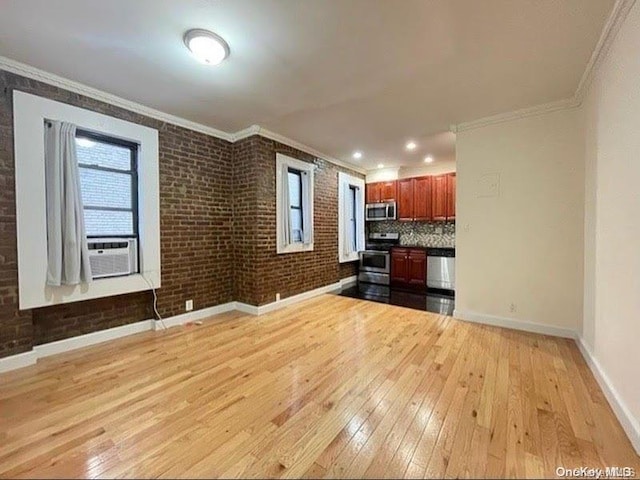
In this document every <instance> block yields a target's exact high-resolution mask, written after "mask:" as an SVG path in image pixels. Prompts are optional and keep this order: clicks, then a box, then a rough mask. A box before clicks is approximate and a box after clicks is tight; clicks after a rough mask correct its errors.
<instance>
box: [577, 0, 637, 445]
mask: <svg viewBox="0 0 640 480" xmlns="http://www.w3.org/2000/svg"><path fill="white" fill-rule="evenodd" d="M639 52H640V4H638V3H636V4H635V6H634V7H633V8H632V10H631V12H630V13H629V16H628V17H627V19H626V20H625V23H624V24H623V26H622V28H621V30H620V32H619V33H618V36H617V38H616V40H615V42H614V44H613V46H612V48H611V50H610V51H609V53H608V55H607V58H606V60H605V62H604V63H603V64H602V65H601V67H600V68H599V70H598V72H597V74H596V77H595V79H594V83H593V84H592V85H591V88H590V90H589V93H588V95H587V98H586V101H585V104H584V107H583V111H582V113H583V114H584V122H585V132H586V136H585V137H586V142H585V153H586V155H585V157H586V172H587V175H586V179H585V189H586V203H585V208H586V212H585V213H586V214H585V290H584V304H585V311H584V341H585V343H586V344H587V347H588V348H589V349H590V350H591V354H592V356H593V357H594V358H595V360H596V362H597V363H598V364H599V367H600V369H601V370H602V373H603V374H604V376H605V377H607V379H608V382H609V383H610V385H611V386H612V387H613V389H614V390H615V391H616V394H617V397H618V400H619V402H620V403H621V404H622V405H623V408H624V409H626V413H627V414H628V416H630V417H631V421H630V424H632V428H633V429H635V437H634V436H633V435H632V438H634V440H635V442H636V449H639V448H640V348H638V341H639V340H640V133H639V132H640V54H639ZM623 424H624V423H623ZM628 431H629V430H628Z"/></svg>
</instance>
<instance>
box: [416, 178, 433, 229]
mask: <svg viewBox="0 0 640 480" xmlns="http://www.w3.org/2000/svg"><path fill="white" fill-rule="evenodd" d="M413 219H414V220H420V221H424V220H431V177H417V178H414V179H413Z"/></svg>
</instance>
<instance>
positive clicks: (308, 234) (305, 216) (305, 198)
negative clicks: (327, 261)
mask: <svg viewBox="0 0 640 480" xmlns="http://www.w3.org/2000/svg"><path fill="white" fill-rule="evenodd" d="M301 178H302V182H301V183H302V185H301V186H302V243H304V244H305V245H308V244H310V243H311V242H313V227H312V225H313V218H312V215H313V212H312V211H311V175H309V172H301Z"/></svg>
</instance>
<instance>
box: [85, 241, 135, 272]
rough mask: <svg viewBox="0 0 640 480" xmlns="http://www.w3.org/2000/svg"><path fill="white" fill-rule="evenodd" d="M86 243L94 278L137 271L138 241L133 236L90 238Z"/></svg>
mask: <svg viewBox="0 0 640 480" xmlns="http://www.w3.org/2000/svg"><path fill="white" fill-rule="evenodd" d="M87 243H88V244H89V263H90V264H91V275H92V277H93V278H94V279H96V278H106V277H118V276H122V275H131V274H133V273H137V272H138V242H137V240H136V239H135V238H90V239H88V241H87Z"/></svg>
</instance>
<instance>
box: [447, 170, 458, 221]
mask: <svg viewBox="0 0 640 480" xmlns="http://www.w3.org/2000/svg"><path fill="white" fill-rule="evenodd" d="M455 218H456V174H455V173H450V174H449V175H447V220H454V219H455Z"/></svg>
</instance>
